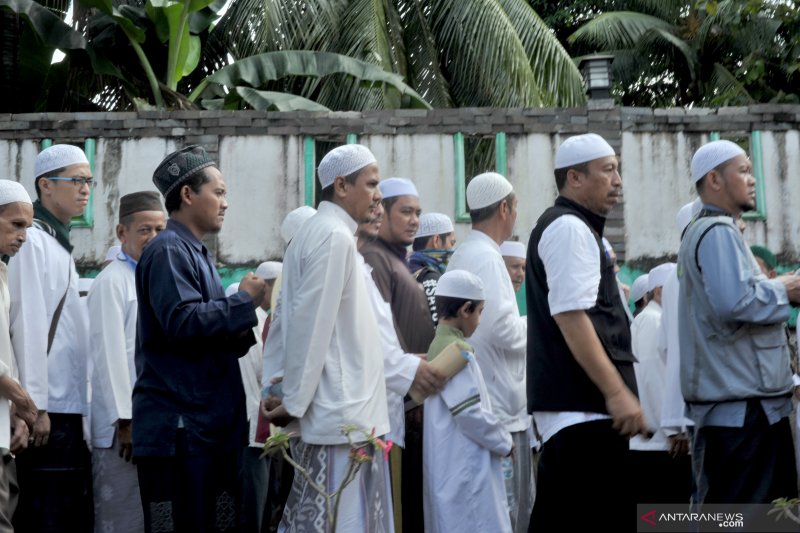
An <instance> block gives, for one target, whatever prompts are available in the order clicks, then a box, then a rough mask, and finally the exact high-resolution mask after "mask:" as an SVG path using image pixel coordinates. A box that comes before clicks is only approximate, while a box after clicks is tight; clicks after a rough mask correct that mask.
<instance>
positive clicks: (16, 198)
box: [0, 180, 33, 205]
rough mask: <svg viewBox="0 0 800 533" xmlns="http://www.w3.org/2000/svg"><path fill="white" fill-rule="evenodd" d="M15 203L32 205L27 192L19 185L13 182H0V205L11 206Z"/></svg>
mask: <svg viewBox="0 0 800 533" xmlns="http://www.w3.org/2000/svg"><path fill="white" fill-rule="evenodd" d="M15 202H22V203H24V204H33V202H31V197H30V195H29V194H28V191H26V190H25V187H23V186H22V184H21V183H19V182H16V181H13V180H0V205H6V204H13V203H15Z"/></svg>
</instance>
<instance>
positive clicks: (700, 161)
mask: <svg viewBox="0 0 800 533" xmlns="http://www.w3.org/2000/svg"><path fill="white" fill-rule="evenodd" d="M737 155H746V154H745V151H744V150H743V149H742V147H741V146H739V145H738V144H736V143H735V142H731V141H726V140H724V139H722V140H719V141H711V142H710V143H708V144H704V145H703V146H701V147H700V148H698V149H697V151H696V152H695V153H694V157H692V181H693V182H694V183H697V182H698V181H700V179H701V178H703V177H705V175H706V174H708V173H709V172H711V171H712V170H714V169H715V168H716V167H718V166H720V165H721V164H722V163H724V162H726V161H728V160H730V159H733V158H734V157H736V156H737Z"/></svg>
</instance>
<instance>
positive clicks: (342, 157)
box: [317, 144, 378, 189]
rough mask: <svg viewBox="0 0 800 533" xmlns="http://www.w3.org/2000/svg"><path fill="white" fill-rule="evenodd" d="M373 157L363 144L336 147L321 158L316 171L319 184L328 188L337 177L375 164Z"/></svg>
mask: <svg viewBox="0 0 800 533" xmlns="http://www.w3.org/2000/svg"><path fill="white" fill-rule="evenodd" d="M377 162H378V161H377V160H376V159H375V156H374V155H372V152H370V150H369V148H367V147H366V146H364V145H363V144H345V145H344V146H337V147H336V148H334V149H333V150H331V151H330V152H328V153H327V154H325V157H323V158H322V161H320V163H319V168H318V169H317V174H318V175H319V184H320V185H321V186H322V188H323V189H324V188H326V187H328V186H329V185H330V184H331V183H333V180H335V179H336V178H337V177H338V176H342V177H344V176H349V175H350V174H352V173H353V172H355V171H356V170H361V169H362V168H364V167H365V166H367V165H371V164H372V163H377Z"/></svg>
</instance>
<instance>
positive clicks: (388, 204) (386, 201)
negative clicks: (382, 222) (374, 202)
mask: <svg viewBox="0 0 800 533" xmlns="http://www.w3.org/2000/svg"><path fill="white" fill-rule="evenodd" d="M398 199H400V197H399V196H392V197H391V198H383V199H381V203H382V204H383V210H384V211H386V214H387V215H388V214H389V211H391V210H392V206H394V204H396V203H397V200H398Z"/></svg>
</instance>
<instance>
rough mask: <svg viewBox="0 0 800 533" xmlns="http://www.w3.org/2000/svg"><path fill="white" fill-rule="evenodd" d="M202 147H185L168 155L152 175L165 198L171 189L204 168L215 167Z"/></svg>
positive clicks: (214, 163)
mask: <svg viewBox="0 0 800 533" xmlns="http://www.w3.org/2000/svg"><path fill="white" fill-rule="evenodd" d="M216 164H217V163H216V162H215V161H214V160H213V159H211V157H209V155H208V152H206V150H205V148H203V147H202V146H197V145H194V146H187V147H186V148H184V149H182V150H178V151H177V152H173V153H171V154H169V155H168V156H167V157H165V158H164V160H163V161H162V162H161V164H160V165H158V168H156V171H155V172H154V173H153V183H155V185H156V187H157V188H158V190H159V191H161V194H163V195H164V197H166V196H167V195H168V194H169V193H170V191H172V189H174V188H175V187H177V186H178V185H180V184H181V183H183V182H185V181H186V180H188V179H189V178H191V177H192V176H194V175H195V174H197V173H198V172H200V171H201V170H203V169H204V168H206V167H210V166H216Z"/></svg>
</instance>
